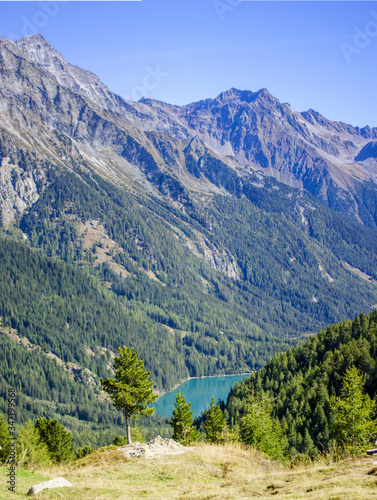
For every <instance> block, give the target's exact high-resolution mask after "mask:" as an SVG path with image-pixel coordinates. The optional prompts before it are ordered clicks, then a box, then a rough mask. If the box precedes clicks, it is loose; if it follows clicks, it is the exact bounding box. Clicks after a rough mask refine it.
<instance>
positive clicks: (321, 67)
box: [0, 0, 377, 126]
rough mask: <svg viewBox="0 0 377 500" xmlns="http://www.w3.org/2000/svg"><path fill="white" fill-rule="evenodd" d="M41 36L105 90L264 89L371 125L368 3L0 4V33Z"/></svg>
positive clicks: (155, 94)
mask: <svg viewBox="0 0 377 500" xmlns="http://www.w3.org/2000/svg"><path fill="white" fill-rule="evenodd" d="M36 32H39V33H41V34H42V35H43V36H44V37H45V38H47V39H48V40H49V41H50V43H51V44H52V45H53V46H54V47H55V48H56V49H57V50H59V52H61V53H62V54H63V56H64V57H65V58H66V59H67V60H68V61H70V62H71V63H74V64H78V65H79V66H82V67H84V68H85V69H89V70H91V71H93V72H94V73H96V74H97V75H98V76H99V77H100V78H101V80H102V81H103V82H104V83H106V84H107V85H108V86H109V87H110V89H111V90H113V91H114V92H116V93H118V94H120V95H122V96H124V97H126V98H130V99H132V100H138V99H139V98H140V97H141V95H144V96H146V97H151V98H154V99H160V100H163V101H166V102H170V103H173V104H180V105H182V104H186V103H189V102H192V101H196V100H200V99H205V98H208V97H216V96H217V95H218V94H219V93H220V92H222V91H224V90H227V89H229V88H231V87H236V88H240V89H249V90H253V91H256V90H258V89H260V88H262V87H266V88H267V89H268V90H269V91H270V92H271V93H272V94H274V95H275V96H276V97H277V98H278V99H280V100H281V101H282V102H289V103H290V104H291V106H292V108H293V109H295V110H297V111H303V110H306V109H308V108H313V109H315V110H317V111H319V112H320V113H322V114H323V115H325V116H326V117H328V118H330V119H333V120H342V121H345V122H347V123H351V124H353V125H359V126H364V125H367V124H369V125H371V126H377V64H376V63H377V2H373V1H369V2H359V1H357V2H353V1H348V2H347V1H346V2H341V1H334V2H326V1H317V2H300V1H294V2H285V1H278V2H268V1H261V2H257V1H242V2H241V1H238V0H142V1H123V2H122V1H120V2H90V1H89V2H65V3H64V2H55V1H50V2H0V35H1V36H4V37H6V38H13V39H15V38H18V37H22V36H23V35H29V34H31V33H36Z"/></svg>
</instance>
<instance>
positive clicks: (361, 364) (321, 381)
mask: <svg viewBox="0 0 377 500" xmlns="http://www.w3.org/2000/svg"><path fill="white" fill-rule="evenodd" d="M376 356H377V312H376V311H373V313H371V314H366V315H363V314H362V315H360V316H359V317H357V318H356V319H355V320H354V321H344V322H342V323H338V324H335V325H331V326H330V327H328V328H326V329H325V330H323V331H321V332H319V333H318V335H315V336H313V337H312V338H310V339H309V340H307V341H306V342H305V343H304V344H303V345H302V346H300V347H293V348H292V349H290V350H289V351H288V352H285V353H281V354H279V355H277V356H275V357H274V358H272V359H271V361H269V363H268V364H267V365H266V366H265V367H264V368H263V369H262V370H259V371H258V372H256V373H254V374H253V375H252V376H251V377H250V378H248V379H245V380H243V381H242V382H240V383H239V384H237V385H236V386H235V387H234V388H233V389H232V390H231V392H230V394H229V396H228V401H227V404H226V408H227V415H228V417H229V418H230V420H231V421H232V423H233V424H234V423H236V422H238V420H239V418H240V416H241V415H242V414H243V412H244V405H245V403H246V401H247V398H248V396H249V395H251V394H254V395H255V396H256V397H259V396H261V395H262V394H264V395H267V396H268V397H270V398H271V399H272V401H273V414H274V416H275V417H276V418H278V419H279V420H280V422H281V423H282V425H283V430H284V433H285V434H286V436H287V437H288V441H289V448H290V454H291V456H294V455H296V454H297V453H306V454H309V455H313V454H315V453H318V451H319V452H323V451H324V450H326V447H327V445H328V441H329V430H330V424H331V408H330V396H332V395H338V396H339V395H340V389H341V384H342V377H343V376H344V374H345V372H346V370H347V369H348V368H350V367H351V366H353V365H354V366H356V367H357V368H359V369H360V370H361V371H363V372H364V373H365V389H366V391H367V392H368V393H369V395H370V396H371V397H375V396H376V394H377V378H376V374H377V372H376V359H377V357H376ZM305 436H306V437H305Z"/></svg>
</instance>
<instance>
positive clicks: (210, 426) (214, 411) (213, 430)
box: [203, 396, 225, 443]
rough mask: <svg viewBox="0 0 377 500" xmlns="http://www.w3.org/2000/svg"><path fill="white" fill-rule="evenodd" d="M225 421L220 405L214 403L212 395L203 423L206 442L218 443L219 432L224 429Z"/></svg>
mask: <svg viewBox="0 0 377 500" xmlns="http://www.w3.org/2000/svg"><path fill="white" fill-rule="evenodd" d="M224 427H225V421H224V416H223V412H222V411H221V408H220V405H219V404H218V405H215V397H214V396H212V399H211V404H210V407H209V409H208V410H207V413H206V419H205V421H204V423H203V428H204V432H205V434H206V441H207V442H208V443H218V442H219V441H220V439H221V434H222V432H223V431H224Z"/></svg>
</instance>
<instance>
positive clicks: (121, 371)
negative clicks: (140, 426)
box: [101, 347, 157, 444]
mask: <svg viewBox="0 0 377 500" xmlns="http://www.w3.org/2000/svg"><path fill="white" fill-rule="evenodd" d="M118 354H119V356H116V357H115V360H114V372H115V379H113V378H107V379H105V380H102V381H101V384H102V387H103V388H104V390H105V391H106V392H107V393H108V395H109V396H110V399H111V401H112V402H113V405H114V406H115V408H116V409H117V410H123V412H124V418H125V421H126V435H127V443H128V444H130V443H131V442H132V440H131V418H138V416H139V415H144V416H150V415H153V413H154V411H155V408H150V407H149V406H148V405H151V404H152V403H154V401H156V399H157V396H155V395H154V394H153V382H152V380H151V379H150V378H149V376H150V374H151V372H147V371H146V370H144V361H142V360H139V359H138V357H137V352H136V351H134V349H133V348H131V349H130V348H129V347H124V348H123V349H121V348H119V349H118Z"/></svg>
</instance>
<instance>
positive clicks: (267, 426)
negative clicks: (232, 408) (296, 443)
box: [240, 396, 286, 460]
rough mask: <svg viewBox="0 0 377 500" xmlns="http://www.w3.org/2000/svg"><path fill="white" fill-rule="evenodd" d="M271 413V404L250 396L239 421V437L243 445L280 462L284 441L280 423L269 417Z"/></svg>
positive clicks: (283, 452) (283, 450) (284, 445)
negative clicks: (256, 449)
mask: <svg viewBox="0 0 377 500" xmlns="http://www.w3.org/2000/svg"><path fill="white" fill-rule="evenodd" d="M271 412H272V405H271V404H269V403H268V402H267V401H266V400H265V399H257V398H256V397H254V396H252V397H251V398H250V400H249V402H248V404H247V405H246V413H245V415H244V416H243V417H242V418H241V421H240V437H241V441H242V442H244V443H245V444H248V445H254V446H256V447H257V448H258V449H259V450H260V451H262V452H264V453H266V455H268V456H270V457H272V458H275V459H280V460H282V459H283V458H284V455H285V448H286V440H285V439H284V435H283V431H282V428H281V424H280V422H279V421H278V420H276V419H274V418H273V417H272V416H271Z"/></svg>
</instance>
